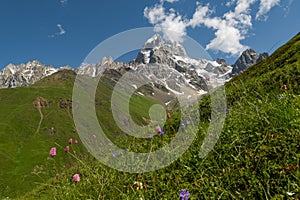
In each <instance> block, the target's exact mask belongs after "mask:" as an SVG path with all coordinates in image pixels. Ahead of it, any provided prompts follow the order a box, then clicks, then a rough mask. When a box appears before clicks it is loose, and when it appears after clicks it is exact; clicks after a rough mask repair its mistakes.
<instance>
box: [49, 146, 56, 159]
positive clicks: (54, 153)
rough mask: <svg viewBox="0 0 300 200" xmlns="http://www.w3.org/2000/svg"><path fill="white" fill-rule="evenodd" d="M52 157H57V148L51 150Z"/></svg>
mask: <svg viewBox="0 0 300 200" xmlns="http://www.w3.org/2000/svg"><path fill="white" fill-rule="evenodd" d="M50 156H52V157H54V156H56V148H55V147H52V148H51V150H50Z"/></svg>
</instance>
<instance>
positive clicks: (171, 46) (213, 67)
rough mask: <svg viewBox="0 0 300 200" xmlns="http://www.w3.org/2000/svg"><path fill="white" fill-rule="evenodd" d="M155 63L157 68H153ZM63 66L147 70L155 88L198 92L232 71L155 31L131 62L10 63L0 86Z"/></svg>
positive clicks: (89, 70)
mask: <svg viewBox="0 0 300 200" xmlns="http://www.w3.org/2000/svg"><path fill="white" fill-rule="evenodd" d="M220 61H221V62H220ZM154 65H155V66H156V67H153V66H154ZM149 66H152V67H149ZM61 69H70V70H73V71H74V72H76V73H77V74H81V75H88V76H91V77H95V76H97V75H99V73H102V72H103V69H105V71H106V75H109V76H110V78H111V79H114V80H117V79H118V78H119V77H121V76H122V74H124V73H125V72H128V71H132V72H137V73H138V74H145V73H147V75H146V76H144V77H140V78H143V79H146V80H148V81H151V82H153V83H154V85H156V86H155V87H160V88H164V89H168V90H169V91H171V92H173V93H181V94H182V93H184V92H183V91H184V90H189V91H190V92H191V93H195V94H196V93H198V94H203V93H206V92H207V91H208V89H209V88H208V85H210V86H211V87H216V86H217V85H219V84H220V83H221V84H222V83H224V82H225V81H226V80H228V78H229V77H230V73H231V70H232V68H231V67H230V66H229V65H227V64H226V62H225V61H222V60H219V61H218V62H217V61H208V60H205V59H197V58H190V57H189V56H188V55H187V53H186V51H185V49H184V47H183V46H181V45H180V44H178V43H171V42H166V41H164V40H163V39H162V38H161V36H160V35H158V34H155V35H154V36H153V37H151V38H150V39H148V40H147V41H146V42H145V44H144V46H143V48H142V49H141V50H140V52H139V53H138V55H137V57H136V59H135V60H134V61H132V62H130V63H123V62H114V61H113V59H112V58H111V57H104V58H102V60H101V61H100V62H99V63H97V64H83V65H81V66H79V67H77V68H75V69H72V68H70V67H61V68H58V69H55V68H54V67H52V66H45V65H43V64H41V63H40V62H38V61H32V62H29V63H27V64H21V65H17V66H15V65H9V66H7V67H6V68H4V69H3V70H2V71H1V72H0V88H1V87H2V88H14V87H19V86H28V85H31V84H33V83H35V82H36V81H38V80H40V79H42V78H44V77H46V76H49V75H51V74H53V73H54V72H57V71H58V70H61ZM145 70H146V71H145ZM208 83H211V84H208ZM158 85H160V86H158Z"/></svg>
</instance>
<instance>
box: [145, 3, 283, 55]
mask: <svg viewBox="0 0 300 200" xmlns="http://www.w3.org/2000/svg"><path fill="white" fill-rule="evenodd" d="M164 1H169V2H175V1H176V0H175V1H174V0H161V1H160V4H156V5H155V6H154V7H151V8H148V7H146V8H145V10H144V16H145V17H146V18H147V19H148V20H149V22H150V23H151V24H153V25H154V30H155V31H160V32H162V33H163V35H164V37H165V38H166V39H168V40H170V41H173V42H174V41H176V42H182V41H183V38H184V36H185V35H186V29H187V27H192V28H196V27H201V26H204V27H207V28H210V29H213V30H215V33H214V34H215V38H213V39H212V40H211V41H210V42H209V43H208V44H207V45H206V49H211V50H214V51H222V52H224V53H229V54H231V55H237V54H240V53H241V52H242V51H244V50H245V49H247V48H249V47H248V46H247V45H244V44H242V41H243V40H244V39H245V38H246V35H247V34H248V32H249V30H250V29H251V28H252V16H251V14H253V13H251V7H252V6H253V5H254V4H255V3H256V2H257V1H260V4H259V8H258V12H257V13H256V19H259V18H260V17H261V16H264V15H265V14H267V13H268V12H269V11H270V9H271V8H272V7H274V6H276V5H278V4H279V1H280V0H229V1H228V2H227V3H226V5H227V6H228V7H231V6H233V5H235V6H234V7H233V8H232V9H231V10H229V11H227V12H225V13H224V14H223V15H222V16H213V14H215V12H214V10H213V9H210V7H209V5H201V3H200V2H196V5H197V8H196V11H195V13H194V14H193V17H192V18H191V19H187V18H185V17H182V15H180V14H179V13H176V12H175V10H174V9H170V10H169V11H166V10H165V8H164V5H163V3H164Z"/></svg>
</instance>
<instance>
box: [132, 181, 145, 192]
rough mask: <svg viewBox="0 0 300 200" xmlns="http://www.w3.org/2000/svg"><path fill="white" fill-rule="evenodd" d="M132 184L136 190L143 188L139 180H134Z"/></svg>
mask: <svg viewBox="0 0 300 200" xmlns="http://www.w3.org/2000/svg"><path fill="white" fill-rule="evenodd" d="M133 185H134V186H135V189H136V190H142V189H143V183H142V182H139V181H134V182H133Z"/></svg>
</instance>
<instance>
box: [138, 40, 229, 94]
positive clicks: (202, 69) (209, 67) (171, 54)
mask: <svg viewBox="0 0 300 200" xmlns="http://www.w3.org/2000/svg"><path fill="white" fill-rule="evenodd" d="M135 63H136V64H138V65H142V64H156V65H161V66H164V69H165V74H164V75H162V78H161V79H165V80H166V79H167V78H168V79H167V80H169V81H171V82H170V83H168V82H164V85H165V86H166V88H171V89H172V90H175V91H177V89H175V88H174V87H176V86H178V85H182V84H186V85H187V86H188V87H190V88H192V89H194V90H196V91H204V92H206V91H208V88H207V85H208V84H207V82H208V81H212V80H219V81H221V82H222V81H223V82H224V81H225V80H226V78H228V77H229V74H230V73H231V69H232V68H231V67H230V66H229V65H227V64H224V63H218V62H216V61H208V60H205V59H197V58H190V57H189V56H188V55H187V53H186V51H185V49H184V47H183V46H181V45H180V44H178V43H167V42H165V41H164V40H163V39H162V38H161V37H160V35H158V34H156V35H154V36H153V37H152V38H150V39H148V40H147V41H146V43H145V44H144V47H143V48H142V49H141V51H140V52H139V53H138V55H137V57H136V59H135ZM172 74H173V75H174V76H175V75H176V76H178V74H180V78H173V77H170V76H171V75H172ZM211 83H212V82H211ZM212 87H214V85H213V84H212ZM177 92H178V91H177Z"/></svg>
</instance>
